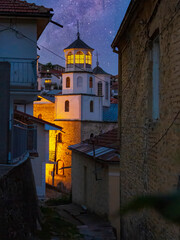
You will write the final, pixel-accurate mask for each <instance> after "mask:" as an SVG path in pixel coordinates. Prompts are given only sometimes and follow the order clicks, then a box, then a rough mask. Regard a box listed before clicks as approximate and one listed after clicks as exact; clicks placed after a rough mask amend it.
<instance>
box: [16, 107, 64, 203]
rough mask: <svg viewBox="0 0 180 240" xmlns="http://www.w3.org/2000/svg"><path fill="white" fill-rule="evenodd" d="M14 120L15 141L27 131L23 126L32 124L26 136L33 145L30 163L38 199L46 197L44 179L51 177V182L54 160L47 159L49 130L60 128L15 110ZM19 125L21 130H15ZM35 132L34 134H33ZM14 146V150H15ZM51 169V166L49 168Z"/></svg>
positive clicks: (58, 129) (19, 139)
mask: <svg viewBox="0 0 180 240" xmlns="http://www.w3.org/2000/svg"><path fill="white" fill-rule="evenodd" d="M14 121H15V125H14V127H15V134H16V136H15V137H14V138H15V139H16V142H19V141H21V136H22V135H25V134H26V132H27V131H28V130H27V128H25V127H22V126H23V125H24V126H33V129H32V130H30V131H29V135H28V138H29V139H31V142H32V143H33V142H34V144H33V146H32V147H31V154H30V158H31V165H32V169H33V173H34V180H35V186H36V193H37V196H38V198H39V199H44V198H45V197H46V179H49V178H50V179H51V181H52V182H53V177H54V175H55V173H54V172H53V171H55V167H56V166H55V165H56V163H55V162H52V161H49V159H50V157H49V155H50V154H51V152H49V143H50V135H51V132H54V131H58V132H61V130H62V128H61V127H60V126H57V125H55V124H52V123H50V122H47V121H44V120H42V119H40V118H36V117H34V116H32V115H29V114H27V113H24V112H20V111H17V110H16V111H15V112H14ZM20 127H21V132H20V133H19V132H18V131H17V129H18V128H20ZM34 132H35V134H34ZM17 147H18V146H15V148H14V150H15V151H17ZM49 165H50V166H51V165H52V171H48V169H49ZM50 169H51V168H50Z"/></svg>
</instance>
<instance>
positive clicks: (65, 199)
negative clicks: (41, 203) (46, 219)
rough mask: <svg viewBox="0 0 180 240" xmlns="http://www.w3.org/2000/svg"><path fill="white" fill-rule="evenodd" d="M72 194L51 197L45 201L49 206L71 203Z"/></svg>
mask: <svg viewBox="0 0 180 240" xmlns="http://www.w3.org/2000/svg"><path fill="white" fill-rule="evenodd" d="M71 202H72V200H71V196H63V197H62V198H51V199H49V200H47V201H46V202H45V204H46V205H47V206H58V205H64V204H68V203H71Z"/></svg>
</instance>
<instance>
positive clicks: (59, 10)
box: [27, 0, 130, 75]
mask: <svg viewBox="0 0 180 240" xmlns="http://www.w3.org/2000/svg"><path fill="white" fill-rule="evenodd" d="M27 2H31V3H32V2H34V3H36V4H37V5H44V6H45V7H50V8H53V9H54V16H53V19H52V20H54V21H57V22H58V23H60V24H62V25H63V26H64V28H59V27H57V26H55V25H53V24H52V23H49V25H48V26H47V27H46V29H45V31H44V32H43V34H42V35H41V37H40V39H39V41H38V44H40V45H43V46H45V47H46V48H48V49H50V50H52V51H53V52H55V53H56V54H58V55H60V56H62V57H64V52H63V49H64V48H65V47H67V46H68V45H69V44H71V43H72V42H73V41H74V40H75V39H76V38H77V36H76V34H77V20H79V25H80V37H81V39H82V40H83V41H84V42H85V43H87V44H88V45H89V46H90V47H92V48H94V49H95V51H94V56H93V67H95V65H96V51H98V54H99V63H100V66H101V67H102V68H103V69H104V70H105V71H106V72H108V73H110V74H114V75H116V74H117V72H118V70H117V69H118V60H117V54H115V53H113V52H112V49H111V43H112V41H113V39H114V37H115V35H116V33H117V30H118V28H119V26H120V23H121V21H122V19H123V16H124V14H125V12H126V9H127V7H128V5H129V2H130V0H27ZM38 54H39V55H40V62H41V63H47V62H52V63H53V64H55V63H57V64H60V65H62V66H65V61H64V60H62V59H60V58H58V57H56V56H55V55H53V54H51V53H48V52H47V51H46V50H44V49H42V48H41V50H40V51H39V53H38Z"/></svg>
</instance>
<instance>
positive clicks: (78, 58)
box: [75, 51, 84, 64]
mask: <svg viewBox="0 0 180 240" xmlns="http://www.w3.org/2000/svg"><path fill="white" fill-rule="evenodd" d="M75 63H77V64H84V53H83V52H81V51H79V52H77V53H76V55H75Z"/></svg>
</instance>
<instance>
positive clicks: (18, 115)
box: [14, 110, 63, 130]
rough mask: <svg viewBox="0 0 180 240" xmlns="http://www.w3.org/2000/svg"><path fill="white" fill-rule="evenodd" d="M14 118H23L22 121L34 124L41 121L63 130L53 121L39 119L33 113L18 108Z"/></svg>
mask: <svg viewBox="0 0 180 240" xmlns="http://www.w3.org/2000/svg"><path fill="white" fill-rule="evenodd" d="M14 118H15V119H18V120H21V121H22V122H26V123H28V124H32V123H34V122H35V123H40V124H48V125H50V126H52V127H54V128H58V129H59V130H62V129H63V128H62V127H60V126H58V125H56V124H53V123H50V122H47V121H44V120H42V119H39V118H36V117H34V116H32V115H29V114H27V113H24V112H20V111H18V110H16V111H15V112H14Z"/></svg>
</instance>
